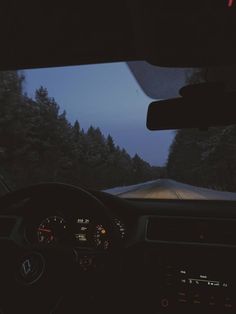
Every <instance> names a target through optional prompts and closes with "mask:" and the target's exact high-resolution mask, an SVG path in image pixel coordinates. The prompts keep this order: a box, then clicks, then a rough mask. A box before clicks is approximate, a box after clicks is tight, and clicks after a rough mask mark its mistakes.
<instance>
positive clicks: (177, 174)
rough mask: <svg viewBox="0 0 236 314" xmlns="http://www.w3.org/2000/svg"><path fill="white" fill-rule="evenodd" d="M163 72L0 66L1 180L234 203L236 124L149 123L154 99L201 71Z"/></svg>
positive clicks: (129, 67) (132, 67)
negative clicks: (166, 127) (164, 127)
mask: <svg viewBox="0 0 236 314" xmlns="http://www.w3.org/2000/svg"><path fill="white" fill-rule="evenodd" d="M169 70H170V71H169V72H168V69H160V68H157V67H153V66H150V65H148V64H147V63H145V62H131V63H128V64H127V63H112V64H95V65H82V66H73V67H72V66H71V67H58V68H45V69H33V70H24V71H5V72H0V160H1V163H0V175H1V178H3V179H4V181H5V182H6V186H7V185H8V186H10V187H11V188H12V189H18V188H21V187H24V186H28V185H31V184H36V183H40V182H63V183H68V184H74V185H77V186H81V187H84V188H89V189H97V190H102V191H105V192H108V193H110V194H113V195H117V196H120V197H124V198H148V199H200V200H202V199H217V200H219V199H222V200H236V166H235V159H236V141H235V139H236V127H235V126H227V127H221V128H210V129H209V130H208V131H200V130H196V129H188V130H187V129H186V130H178V131H175V130H170V131H155V132H153V131H152V132H151V131H149V130H148V129H147V128H146V114H147V109H148V105H149V104H150V102H152V101H153V99H163V98H171V97H175V96H176V95H177V94H178V90H179V88H180V87H182V86H184V85H186V83H194V82H200V81H201V80H204V76H205V72H204V71H203V70H202V69H197V70H189V69H169ZM220 73H222V72H220ZM215 76H217V75H215Z"/></svg>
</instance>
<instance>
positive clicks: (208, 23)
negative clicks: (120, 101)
mask: <svg viewBox="0 0 236 314" xmlns="http://www.w3.org/2000/svg"><path fill="white" fill-rule="evenodd" d="M217 1H218V2H219V3H221V2H222V3H223V1H222V0H215V1H214V3H217ZM195 2H196V1H194V0H192V1H191V0H188V1H186V0H181V1H178V3H181V5H182V7H178V8H177V7H176V0H169V1H163V0H155V1H152V0H150V1H143V0H119V1H115V0H114V1H99V2H95V1H94V2H93V1H70V0H67V1H66V2H59V1H57V2H56V1H47V2H46V1H45V2H44V1H40V2H38V3H36V2H35V1H25V0H22V1H18V0H15V1H8V2H7V1H6V3H5V4H4V5H3V4H2V5H1V11H0V26H1V27H0V35H1V36H0V38H1V50H0V69H1V70H7V69H25V68H38V67H51V66H65V65H79V64H90V63H101V62H113V61H131V60H132V61H134V60H147V61H148V62H150V63H153V64H156V65H159V66H172V67H185V66H187V67H198V66H203V65H218V64H220V65H222V64H231V63H235V54H236V36H235V34H234V30H235V29H236V18H235V13H236V10H235V8H233V9H232V10H228V9H226V8H223V7H222V8H220V7H219V8H218V7H217V8H216V7H214V8H213V9H212V7H210V3H211V4H212V0H204V1H203V0H202V1H200V0H199V1H198V2H197V3H198V7H196V8H195V9H194V10H193V9H192V6H191V5H192V4H195ZM208 2H209V7H208V6H207V5H206V3H207V4H208ZM166 3H167V4H168V5H166ZM203 3H204V7H203ZM199 4H201V6H199ZM195 6H196V4H195Z"/></svg>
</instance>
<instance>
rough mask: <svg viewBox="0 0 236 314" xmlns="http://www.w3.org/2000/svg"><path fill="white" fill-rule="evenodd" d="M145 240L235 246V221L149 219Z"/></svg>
mask: <svg viewBox="0 0 236 314" xmlns="http://www.w3.org/2000/svg"><path fill="white" fill-rule="evenodd" d="M147 239H148V240H153V241H167V242H187V243H211V244H225V245H236V220H220V219H204V218H170V217H159V218H149V221H148V226H147Z"/></svg>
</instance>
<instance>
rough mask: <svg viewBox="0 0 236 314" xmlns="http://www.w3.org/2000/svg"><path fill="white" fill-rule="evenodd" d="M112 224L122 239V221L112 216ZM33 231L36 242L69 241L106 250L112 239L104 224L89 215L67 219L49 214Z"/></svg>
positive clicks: (73, 243) (123, 235)
mask: <svg viewBox="0 0 236 314" xmlns="http://www.w3.org/2000/svg"><path fill="white" fill-rule="evenodd" d="M114 224H115V226H116V227H117V231H118V232H119V234H120V239H121V240H124V239H125V237H126V228H125V225H124V223H123V222H122V221H121V220H120V219H118V218H114ZM35 231H36V232H35V233H36V234H35V238H36V242H38V243H40V244H44V245H53V244H68V243H71V244H72V245H74V246H76V247H82V248H96V249H100V250H107V249H108V248H109V247H110V244H111V241H112V239H111V235H110V233H109V231H108V230H107V228H106V226H105V224H103V223H102V222H100V221H97V220H96V221H95V220H94V219H91V218H89V217H77V218H75V219H73V220H72V221H71V219H70V221H67V220H66V219H64V218H63V217H62V216H59V215H54V216H49V217H46V218H44V219H42V220H41V222H39V223H38V224H37V226H36V230H35Z"/></svg>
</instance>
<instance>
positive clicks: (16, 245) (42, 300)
mask: <svg viewBox="0 0 236 314" xmlns="http://www.w3.org/2000/svg"><path fill="white" fill-rule="evenodd" d="M54 201H55V203H56V204H59V203H61V202H63V204H67V205H68V208H69V207H70V206H72V205H75V204H78V206H80V207H85V208H91V209H92V210H93V211H94V213H95V214H96V215H100V217H102V219H103V221H104V225H105V227H106V229H107V231H108V232H109V234H110V237H111V239H112V245H111V247H110V248H109V249H108V250H107V251H103V252H97V251H96V250H90V251H89V252H86V253H85V252H84V250H80V249H78V248H76V247H67V246H62V245H52V246H45V245H39V244H38V245H37V244H29V243H27V242H26V241H25V240H24V238H23V236H22V233H23V230H22V225H23V223H24V221H23V220H24V216H23V218H22V215H21V212H24V213H25V212H27V211H26V208H27V210H28V209H30V208H31V209H32V208H33V206H35V205H36V204H37V203H38V202H41V203H42V204H45V206H46V204H47V203H48V202H49V203H50V204H53V203H54ZM11 219H12V221H13V220H14V221H15V225H14V228H13V229H14V232H13V233H14V235H12V232H9V234H7V232H6V234H4V235H3V236H1V234H0V250H1V259H0V290H1V297H0V307H1V306H2V311H3V313H17V312H18V313H19V312H20V313H21V312H22V313H57V311H56V310H55V311H53V308H57V306H56V304H59V303H60V300H62V298H63V296H65V295H66V293H67V294H70V293H71V291H75V289H77V290H76V291H80V293H81V295H77V300H78V298H79V297H80V296H81V298H82V297H83V296H82V295H83V293H82V291H83V290H84V287H85V286H86V285H87V286H89V285H91V281H89V280H90V279H91V278H97V277H96V276H95V277H94V274H93V273H92V274H91V273H90V272H87V273H86V272H85V271H83V270H82V269H81V261H82V262H83V259H84V258H85V259H87V261H89V259H90V258H95V259H96V258H97V259H98V260H100V261H101V260H103V261H105V263H107V264H106V265H105V268H108V269H109V267H107V266H108V265H112V263H113V262H114V261H115V260H116V254H115V253H116V252H118V251H119V248H120V237H119V233H118V231H117V229H116V227H115V223H114V220H113V218H112V215H111V213H110V211H109V210H108V209H107V208H106V207H105V206H104V205H103V203H102V202H101V201H100V200H99V199H97V198H96V197H95V196H94V195H92V194H91V193H89V192H88V191H86V190H84V189H82V188H79V187H75V186H72V185H67V184H60V183H42V184H37V185H34V186H30V187H27V188H22V189H20V190H17V191H14V192H11V193H8V194H6V195H5V196H3V197H2V198H1V199H0V225H4V224H7V223H8V222H9V221H11ZM9 231H10V230H9ZM85 262H86V260H85ZM88 278H89V279H88ZM88 281H89V283H88ZM83 285H85V286H83ZM58 307H59V306H58ZM67 313H70V311H67Z"/></svg>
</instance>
